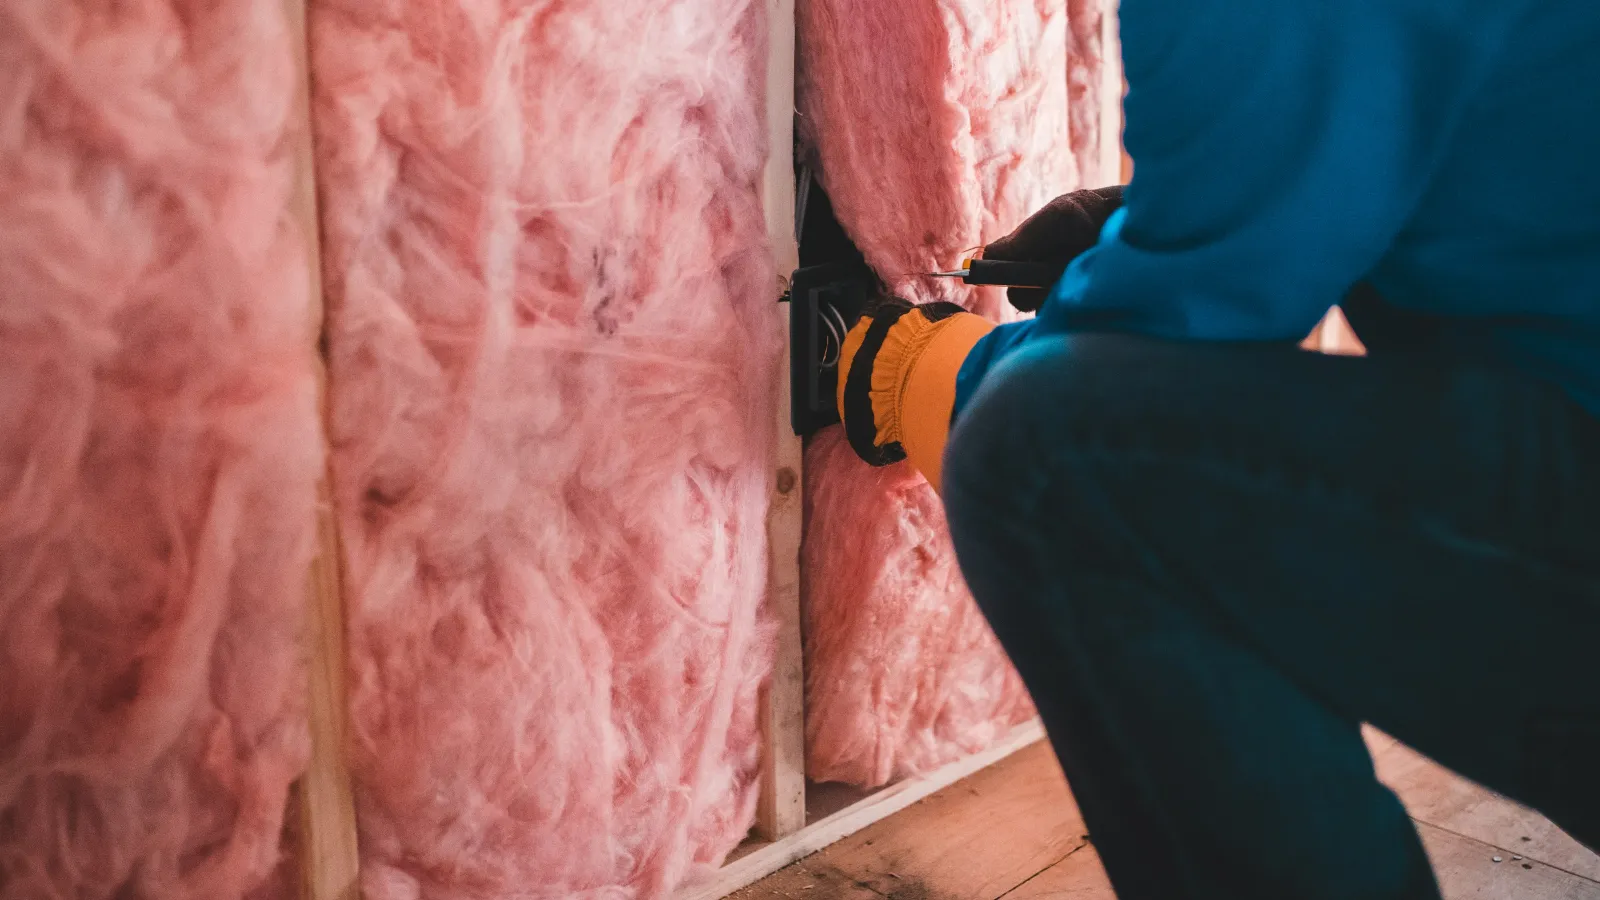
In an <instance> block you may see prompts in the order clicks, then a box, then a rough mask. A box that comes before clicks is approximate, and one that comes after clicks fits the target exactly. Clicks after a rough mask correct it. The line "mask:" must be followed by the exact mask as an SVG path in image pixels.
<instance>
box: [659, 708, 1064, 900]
mask: <svg viewBox="0 0 1600 900" xmlns="http://www.w3.org/2000/svg"><path fill="white" fill-rule="evenodd" d="M1044 736H1045V735H1044V726H1042V725H1040V724H1039V722H1038V721H1037V720H1035V721H1032V722H1028V723H1026V724H1024V725H1021V726H1019V727H1017V728H1016V729H1013V730H1012V731H1011V733H1010V734H1008V735H1006V737H1005V738H1003V739H1002V740H1000V741H999V742H997V743H996V744H995V745H994V746H993V747H990V748H989V749H988V750H985V751H983V752H982V753H975V754H973V755H971V756H968V757H966V758H964V759H959V760H957V761H955V762H953V763H950V764H949V765H946V766H943V767H941V768H938V769H935V770H933V771H932V772H928V773H926V774H924V775H919V776H917V777H915V778H908V779H906V780H905V781H899V782H896V783H894V784H892V785H890V786H888V787H886V788H884V789H883V790H881V791H878V792H876V793H873V794H870V795H868V796H867V797H865V798H863V799H861V800H859V801H857V802H855V803H852V804H851V805H849V806H847V807H845V808H844V809H841V810H839V811H838V812H836V813H833V814H832V815H829V816H826V817H823V818H820V819H818V820H817V821H815V822H812V823H811V824H809V825H807V826H805V827H804V828H802V829H800V830H799V831H797V832H795V833H794V834H791V835H789V836H788V837H785V838H782V839H780V840H777V841H773V842H771V843H768V844H763V845H761V846H759V847H757V848H755V849H754V850H752V851H751V852H749V853H747V854H745V855H744V856H741V857H739V858H738V859H735V860H734V861H733V862H730V863H728V864H727V865H725V866H723V867H722V868H721V869H719V870H718V871H717V874H716V876H715V877H713V878H711V879H710V880H708V881H705V882H702V883H700V884H695V885H690V886H689V887H687V888H684V889H683V890H680V891H679V892H678V894H677V897H676V898H675V900H718V898H721V897H726V896H727V895H729V894H731V893H733V892H734V891H736V890H738V889H739V888H742V887H744V886H745V885H748V884H752V883H754V882H756V881H758V880H760V879H761V878H763V877H765V876H767V875H770V874H772V873H773V872H776V871H778V870H779V869H781V868H783V867H784V866H787V865H789V864H790V863H792V862H795V861H796V860H799V859H803V858H805V857H807V856H810V855H811V854H813V853H815V852H817V851H818V850H821V849H822V848H824V847H826V846H828V845H829V844H832V843H834V842H835V841H838V840H840V839H841V838H844V837H847V836H849V835H852V834H855V833H856V832H858V831H860V830H861V829H863V828H866V827H867V826H868V825H871V824H872V823H874V822H877V821H879V820H881V819H885V818H888V817H889V816H892V815H894V814H895V813H897V812H899V811H900V810H902V809H905V808H906V807H908V806H910V805H911V804H913V803H915V802H917V801H918V800H921V799H922V798H924V797H926V796H928V795H929V794H932V793H934V792H935V791H938V790H940V789H941V788H945V787H948V786H950V785H952V784H954V783H955V782H957V781H960V780H961V779H963V778H966V777H967V776H968V775H971V774H972V773H974V772H977V771H979V770H981V769H986V768H988V767H989V766H992V765H994V764H995V763H997V762H999V761H1000V760H1002V759H1005V758H1006V757H1008V756H1010V755H1011V754H1013V753H1015V752H1017V751H1018V750H1021V749H1022V748H1024V747H1027V746H1029V745H1031V744H1033V743H1035V742H1037V741H1041V740H1043V739H1044Z"/></svg>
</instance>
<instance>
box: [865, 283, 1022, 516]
mask: <svg viewBox="0 0 1600 900" xmlns="http://www.w3.org/2000/svg"><path fill="white" fill-rule="evenodd" d="M863 326H864V327H858V328H857V329H855V330H853V331H852V334H851V335H850V336H849V338H848V339H847V340H846V346H845V348H844V351H845V352H844V354H843V356H844V357H845V358H847V359H849V360H850V363H849V369H848V374H847V375H846V377H845V379H844V381H843V382H842V383H841V384H840V386H839V407H840V411H841V413H842V416H841V417H842V418H843V419H844V423H845V435H846V437H847V438H848V439H849V441H850V446H851V449H853V450H854V451H855V452H856V455H857V456H860V457H861V458H862V459H863V460H865V461H866V462H867V463H868V464H870V465H874V466H885V465H889V464H891V463H895V462H899V461H901V460H903V459H907V458H909V459H910V460H911V463H912V465H913V466H915V467H916V468H917V470H918V471H920V472H922V474H923V475H924V476H926V477H927V478H928V480H929V481H930V482H932V483H933V484H934V486H935V487H937V486H938V479H939V469H940V462H941V458H942V456H943V452H944V443H945V438H946V436H947V435H948V432H949V428H950V413H951V410H952V409H953V408H954V406H955V381H956V373H957V372H958V371H959V370H960V368H961V363H962V362H963V361H964V360H965V359H966V356H967V353H968V352H969V351H970V350H971V349H972V346H973V345H974V344H976V343H977V342H978V340H979V339H980V338H982V337H983V336H984V335H985V334H987V333H988V332H989V330H990V329H991V328H993V327H994V326H993V325H992V324H991V323H990V322H989V321H988V320H986V319H984V318H982V317H980V316H975V315H973V314H971V313H968V312H966V311H965V310H963V309H962V308H961V307H959V306H957V305H955V304H954V303H929V304H925V305H922V306H914V305H912V304H910V303H907V302H906V301H904V300H898V299H891V300H888V301H886V302H885V303H884V304H883V305H881V306H879V307H878V308H877V309H875V310H874V311H873V312H872V313H871V314H870V315H869V317H868V319H867V320H866V321H865V322H864V323H863Z"/></svg>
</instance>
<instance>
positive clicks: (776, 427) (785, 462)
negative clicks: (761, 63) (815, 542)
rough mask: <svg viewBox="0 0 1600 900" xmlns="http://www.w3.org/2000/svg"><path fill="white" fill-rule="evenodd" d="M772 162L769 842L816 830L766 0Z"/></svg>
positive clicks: (784, 204)
mask: <svg viewBox="0 0 1600 900" xmlns="http://www.w3.org/2000/svg"><path fill="white" fill-rule="evenodd" d="M766 10H767V22H768V25H767V33H768V41H769V44H768V54H767V79H766V86H767V164H766V169H765V170H764V172H763V175H762V183H761V202H762V205H763V207H764V209H765V212H766V221H767V240H768V242H769V243H770V245H771V247H772V255H773V262H774V264H775V265H776V267H777V271H778V279H779V283H778V284H776V285H774V286H773V295H772V297H771V298H769V299H770V302H771V303H772V310H773V315H774V316H776V317H777V318H778V320H779V321H780V322H782V326H781V327H782V333H783V345H782V351H781V354H780V356H779V365H778V366H777V371H776V373H775V374H776V376H777V377H776V384H775V385H774V390H775V391H776V395H777V398H778V402H777V405H776V416H775V420H774V422H773V451H774V453H773V479H772V501H771V507H770V509H769V511H768V513H767V541H768V546H769V548H770V550H769V553H770V557H769V559H768V575H767V607H768V609H769V610H771V611H772V613H773V615H774V616H775V617H776V618H777V621H778V651H777V658H776V659H775V661H774V663H773V670H772V680H771V682H770V683H769V685H768V687H767V690H766V691H765V692H763V694H762V698H761V710H760V715H761V736H762V747H763V750H762V764H761V794H760V799H759V801H758V803H757V807H756V831H757V833H758V834H760V835H761V836H762V837H765V838H767V839H768V840H775V839H778V838H782V837H783V836H785V835H788V834H793V833H795V832H797V831H799V830H800V829H801V828H802V827H804V826H805V823H806V774H805V672H804V662H803V660H802V658H801V652H800V534H801V526H802V521H801V516H802V515H803V511H802V510H803V506H804V493H805V492H804V489H803V488H804V485H803V481H802V474H801V473H802V465H801V462H802V454H801V451H802V447H801V442H800V438H799V437H798V436H796V435H795V433H794V431H793V429H792V428H790V425H789V403H790V397H789V369H788V359H789V337H790V336H789V324H788V323H789V317H788V315H787V314H786V312H784V307H781V306H779V305H778V303H777V300H778V297H779V296H781V295H782V294H783V292H784V291H785V290H786V289H787V287H788V281H789V275H790V274H791V273H792V272H794V270H795V268H796V267H797V266H799V264H800V247H799V242H798V236H797V235H796V234H795V221H794V209H795V178H794V0H766Z"/></svg>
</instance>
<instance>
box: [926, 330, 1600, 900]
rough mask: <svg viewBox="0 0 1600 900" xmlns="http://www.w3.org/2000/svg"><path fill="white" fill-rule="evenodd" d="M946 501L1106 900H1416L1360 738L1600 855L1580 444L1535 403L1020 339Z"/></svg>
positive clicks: (1431, 373)
mask: <svg viewBox="0 0 1600 900" xmlns="http://www.w3.org/2000/svg"><path fill="white" fill-rule="evenodd" d="M944 471H945V474H944V492H945V499H946V505H947V508H948V512H949V518H950V525H951V530H952V532H953V534H954V537H955V544H956V549H957V553H958V555H959V558H960V561H961V567H962V571H963V572H964V573H965V575H966V577H967V581H968V583H969V584H970V585H971V587H972V591H973V593H974V594H975V595H976V596H977V599H978V602H979V604H980V605H981V606H982V608H983V610H984V612H985V614H986V615H987V616H988V618H989V622H990V624H991V625H992V626H993V627H994V630H995V632H996V634H997V635H998V636H999V637H1000V640H1001V642H1002V643H1003V644H1004V645H1005V647H1006V650H1007V652H1009V653H1010V655H1011V658H1012V660H1013V662H1015V664H1016V665H1017V668H1018V670H1019V671H1020V672H1021V673H1022V676H1023V678H1024V680H1025V681H1026V682H1027V684H1028V688H1029V690H1030V691H1031V692H1032V694H1033V698H1034V701H1035V703H1036V704H1037V705H1038V707H1039V711H1040V714H1041V715H1042V716H1043V718H1044V722H1045V725H1046V727H1047V729H1048V730H1049V733H1050V737H1051V740H1052V742H1053V744H1054V746H1055V749H1056V753H1057V756H1058V757H1059V758H1060V760H1061V763H1062V767H1063V768H1064V769H1065V771H1066V774H1067V778H1068V780H1069V781H1070V783H1071V785H1072V789H1073V792H1074V794H1075V795H1076V798H1077V800H1078V802H1079V805H1080V806H1081V807H1082V810H1083V814H1084V817H1085V819H1086V820H1087V822H1088V824H1089V828H1090V831H1091V832H1092V834H1093V836H1094V839H1095V845H1096V847H1097V848H1098V849H1099V851H1100V854H1101V857H1102V859H1103V860H1104V862H1105V865H1106V869H1107V871H1108V873H1109V874H1110V876H1111V879H1112V882H1113V884H1114V885H1115V886H1116V888H1117V890H1118V892H1119V896H1120V897H1122V898H1123V900H1144V898H1152V900H1153V898H1161V900H1176V898H1190V897H1195V898H1198V897H1206V898H1210V897H1218V898H1221V897H1226V898H1246V897H1250V898H1254V897H1259V898H1269V897H1270V898H1300V900H1304V898H1322V897H1327V898H1341V900H1342V898H1356V897H1359V898H1388V897H1408V898H1409V897H1419V898H1421V897H1426V898H1436V897H1437V896H1438V892H1437V888H1436V887H1435V884H1434V880H1433V876H1432V873H1431V871H1430V869H1429V867H1428V864H1427V860H1426V858H1425V856H1424V855H1423V852H1422V848H1421V845H1420V842H1419V840H1418V837H1417V833H1416V830H1415V828H1414V826H1413V825H1412V823H1411V822H1410V820H1409V819H1408V818H1407V816H1406V813H1405V811H1404V809H1403V808H1402V807H1401V806H1400V804H1399V802H1398V801H1397V800H1396V798H1395V797H1394V795H1393V794H1392V793H1390V792H1389V791H1388V790H1387V789H1385V788H1384V787H1383V786H1382V785H1380V784H1379V783H1378V782H1377V780H1376V779H1375V778H1374V775H1373V770H1372V763H1371V760H1370V758H1369V756H1368V753H1367V750H1366V748H1365V746H1364V744H1363V742H1362V739H1361V734H1360V723H1362V722H1370V723H1372V724H1374V725H1376V726H1377V727H1379V728H1381V729H1383V730H1384V731H1386V732H1388V733H1390V734H1392V735H1394V736H1395V737H1398V738H1400V739H1401V740H1402V741H1404V742H1405V743H1407V744H1409V745H1411V746H1412V747H1415V748H1416V749H1418V750H1420V751H1422V752H1424V753H1426V754H1427V755H1429V756H1431V757H1433V758H1434V759H1435V760H1437V761H1439V762H1440V763H1442V764H1444V765H1446V766H1449V767H1450V768H1452V769H1454V770H1456V771H1457V772H1460V773H1461V774H1463V775H1466V776H1467V777H1469V778H1472V779H1474V780H1476V781H1478V782H1480V783H1482V784H1484V785H1486V786H1488V787H1490V788H1492V789H1494V790H1496V791H1499V792H1500V793H1502V794H1505V795H1507V796H1509V797H1512V798H1514V799H1516V800H1519V801H1521V802H1523V803H1525V804H1527V805H1529V806H1532V807H1534V808H1536V809H1539V810H1540V811H1542V812H1543V813H1545V814H1546V815H1547V816H1549V817H1550V818H1551V819H1553V820H1554V821H1555V822H1556V823H1557V824H1559V825H1562V826H1563V827H1564V828H1566V829H1567V830H1568V831H1569V832H1570V833H1571V834H1572V835H1573V836H1574V837H1576V838H1578V840H1580V841H1582V842H1584V843H1587V844H1588V845H1589V846H1596V842H1597V841H1600V420H1597V419H1596V418H1595V417H1594V416H1592V415H1590V414H1589V413H1587V412H1586V411H1584V410H1582V409H1581V408H1579V407H1578V406H1576V405H1575V404H1573V403H1572V402H1571V401H1569V400H1568V399H1567V398H1566V397H1565V395H1563V394H1562V393H1561V392H1560V391H1558V390H1557V389H1555V388H1552V387H1548V386H1546V385H1544V384H1543V383H1541V382H1537V381H1534V380H1532V379H1530V378H1527V377H1524V376H1521V375H1519V374H1518V373H1516V372H1513V371H1509V370H1503V369H1497V368H1493V367H1489V366H1484V365H1475V364H1471V363H1467V362H1462V361H1459V360H1452V359H1447V358H1444V357H1435V358H1430V357H1425V356H1418V355H1405V354H1396V355H1388V356H1385V355H1381V354H1380V355H1376V356H1373V357H1365V358H1349V357H1329V356H1322V355H1318V354H1313V353H1305V352H1301V351H1299V350H1298V349H1296V348H1293V347H1288V346H1279V345H1261V344H1255V345H1227V344H1198V343H1178V342H1166V341H1158V340H1153V339H1145V338H1138V337H1130V336H1116V335H1077V336H1070V337H1061V338H1059V339H1055V340H1050V339H1040V340H1038V341H1036V342H1035V343H1034V344H1032V345H1031V346H1029V347H1028V348H1026V349H1023V350H1021V351H1019V352H1018V353H1017V354H1015V355H1014V356H1013V357H1010V358H1008V359H1007V360H1006V361H1004V362H1003V363H1002V364H1001V365H1000V366H999V367H998V368H997V369H996V370H995V371H994V372H992V373H990V375H989V376H988V377H987V378H986V379H985V381H984V383H983V385H982V386H981V387H980V389H979V391H978V392H977V394H976V395H975V396H974V398H973V400H972V402H971V404H970V405H969V406H968V407H967V409H966V410H965V411H964V412H963V413H962V415H961V416H960V418H959V420H958V421H957V423H956V426H955V429H954V432H953V434H952V436H951V441H950V445H949V449H948V452H947V456H946V460H945V470H944Z"/></svg>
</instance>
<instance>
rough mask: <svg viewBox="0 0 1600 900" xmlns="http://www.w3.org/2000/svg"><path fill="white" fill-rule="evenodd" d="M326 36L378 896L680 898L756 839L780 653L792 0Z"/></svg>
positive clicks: (360, 740)
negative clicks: (772, 23)
mask: <svg viewBox="0 0 1600 900" xmlns="http://www.w3.org/2000/svg"><path fill="white" fill-rule="evenodd" d="M311 39H312V52H313V64H312V72H313V83H314V91H315V98H314V106H315V119H316V123H317V129H318V134H317V139H318V164H319V170H318V172H319V180H320V185H321V196H322V200H323V230H324V236H325V241H324V249H325V260H326V263H325V266H324V273H325V285H326V288H327V290H328V293H329V305H330V316H331V325H330V340H329V352H330V367H331V394H332V401H333V410H332V414H331V415H332V426H331V427H332V442H333V453H334V467H335V481H336V494H337V505H338V509H339V515H340V520H341V535H342V537H343V540H344V545H345V553H346V570H347V598H346V599H347V605H348V635H349V652H350V682H351V683H350V712H351V718H352V731H353V735H352V740H351V749H350V753H351V765H352V768H353V772H354V777H355V780H356V790H357V804H358V812H359V821H360V829H361V849H362V856H363V883H364V887H365V891H366V897H367V898H368V900H387V898H468V897H471V898H483V897H523V898H527V897H533V898H563V900H565V898H575V897H576V898H631V897H641V898H661V897H665V896H667V894H668V893H669V892H670V890H671V889H672V888H673V887H674V886H675V885H676V884H677V883H679V882H680V881H681V880H683V879H684V878H686V877H694V876H695V875H696V874H697V873H698V872H701V871H703V870H704V869H705V868H706V867H707V866H709V865H714V864H717V863H719V862H720V860H721V858H722V856H723V855H724V854H725V853H726V852H727V851H728V850H730V849H731V848H732V847H733V846H735V845H736V844H737V842H738V841H739V840H740V839H741V838H742V837H743V836H744V834H745V833H746V831H747V830H748V828H749V825H750V823H751V820H752V817H753V808H754V801H755V790H754V789H755V785H756V769H757V766H758V762H759V755H760V745H759V738H758V729H757V723H756V697H757V691H758V689H759V686H760V683H761V681H762V680H763V679H764V678H765V677H766V675H767V672H768V670H769V669H770V666H771V658H772V644H771V640H772V629H771V626H770V623H769V622H768V620H767V618H766V616H765V614H764V612H763V611H762V597H763V594H764V590H765V578H766V552H767V551H766V539H765V524H764V520H765V514H766V509H767V495H768V482H769V479H770V465H771V456H770V447H769V442H770V441H769V435H770V433H771V431H772V423H773V416H774V411H773V409H772V401H773V399H774V398H773V397H772V387H771V386H772V385H773V384H774V383H775V379H776V376H777V369H776V367H777V365H778V363H779V360H778V331H777V327H776V326H777V323H778V318H777V316H778V314H779V310H778V307H777V304H776V303H775V302H774V299H775V292H776V284H777V281H776V275H775V273H774V271H773V269H772V263H771V258H770V252H769V250H768V248H767V245H766V239H765V226H764V223H763V218H762V210H761V206H760V202H759V195H758V190H757V183H758V179H759V176H760V171H761V166H762V163H763V160H764V157H765V137H764V135H765V125H764V123H765V118H764V111H763V108H762V106H763V101H762V98H763V95H764V94H763V92H764V90H765V88H764V85H763V79H764V77H765V64H766V63H765V60H766V36H765V19H764V7H763V5H762V4H760V3H754V2H752V0H670V2H669V0H544V2H536V3H513V2H496V0H473V2H461V0H416V2H410V3H404V4H397V3H391V2H377V0H322V2H319V3H317V4H315V5H314V6H313V9H312V35H311Z"/></svg>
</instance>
